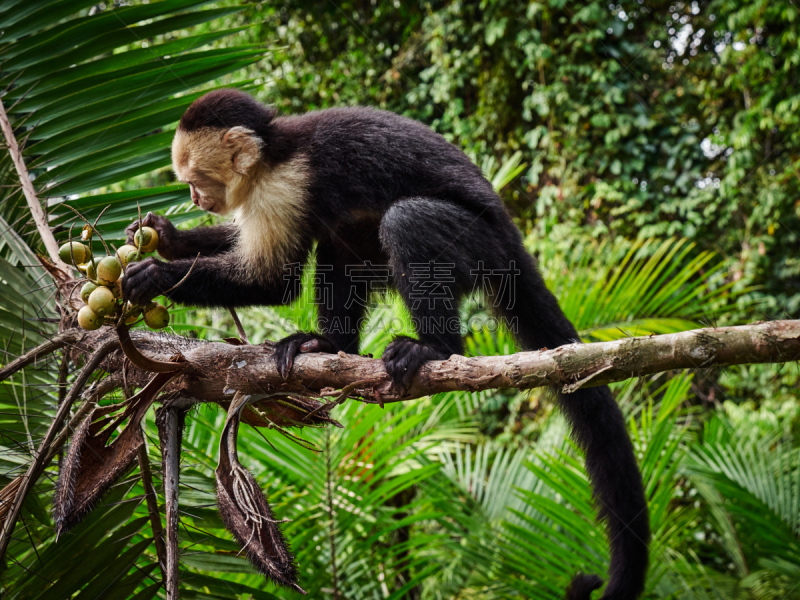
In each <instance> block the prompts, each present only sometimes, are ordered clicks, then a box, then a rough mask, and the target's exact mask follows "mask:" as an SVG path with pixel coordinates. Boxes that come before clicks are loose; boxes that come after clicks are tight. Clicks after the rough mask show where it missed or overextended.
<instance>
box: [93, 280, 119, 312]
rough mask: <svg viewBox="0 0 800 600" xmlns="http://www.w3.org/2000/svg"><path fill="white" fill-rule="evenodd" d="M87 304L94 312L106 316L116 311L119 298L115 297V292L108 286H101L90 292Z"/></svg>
mask: <svg viewBox="0 0 800 600" xmlns="http://www.w3.org/2000/svg"><path fill="white" fill-rule="evenodd" d="M86 304H87V305H88V306H89V308H91V309H92V311H93V312H94V313H96V314H98V315H100V316H101V317H105V316H106V315H110V314H113V313H114V311H115V310H116V308H117V299H116V298H114V292H112V291H111V290H110V289H108V288H107V287H103V286H100V287H98V288H97V289H96V290H95V291H93V292H92V293H91V294H89V300H88V301H87V302H86Z"/></svg>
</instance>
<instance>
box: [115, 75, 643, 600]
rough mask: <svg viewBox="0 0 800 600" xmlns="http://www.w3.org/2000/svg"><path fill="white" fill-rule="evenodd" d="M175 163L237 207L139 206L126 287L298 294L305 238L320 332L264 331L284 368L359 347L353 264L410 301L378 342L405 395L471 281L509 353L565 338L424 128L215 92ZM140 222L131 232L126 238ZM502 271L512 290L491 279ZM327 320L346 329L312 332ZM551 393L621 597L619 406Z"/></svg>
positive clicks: (573, 591) (480, 188)
mask: <svg viewBox="0 0 800 600" xmlns="http://www.w3.org/2000/svg"><path fill="white" fill-rule="evenodd" d="M172 163H173V168H174V170H175V173H176V174H177V177H178V179H180V180H181V181H183V182H186V183H188V184H189V187H190V190H191V197H192V200H193V201H194V203H195V204H196V205H197V206H199V207H200V208H202V209H203V210H206V211H209V212H212V213H214V214H217V215H228V214H232V215H233V219H232V221H231V222H230V223H229V224H224V225H216V226H213V227H201V228H196V229H193V230H190V231H179V230H177V229H176V228H175V227H174V226H173V225H172V224H171V223H170V222H169V221H168V220H167V219H166V218H164V217H160V216H156V215H153V214H148V215H147V217H146V218H145V219H144V220H143V224H144V225H148V226H151V227H153V228H155V229H156V231H158V234H159V237H160V244H159V249H158V251H159V254H160V255H161V256H162V258H164V259H165V261H166V262H164V261H160V260H156V259H154V258H148V259H147V260H144V261H142V262H139V263H132V264H130V265H128V267H127V272H126V274H125V278H124V279H123V283H122V290H123V295H124V297H125V298H126V299H127V300H130V301H131V302H135V303H138V304H143V303H145V302H147V301H149V300H150V299H152V298H154V297H155V296H158V295H160V294H162V293H163V292H165V290H171V291H169V292H167V293H166V295H167V296H168V297H169V298H170V299H172V300H174V301H176V302H179V303H182V304H189V305H194V306H214V307H240V306H253V305H280V304H287V303H289V302H291V301H292V300H294V298H295V297H296V296H297V294H298V292H299V287H300V286H299V281H300V277H301V275H302V265H304V264H305V263H306V261H307V260H308V258H309V255H310V253H311V252H312V247H313V246H314V244H315V243H316V261H317V265H318V268H320V266H321V265H325V270H324V275H325V277H324V278H322V277H320V276H317V277H316V278H315V279H316V281H315V284H314V285H315V293H316V294H317V304H318V312H319V314H318V319H319V324H320V325H321V327H320V329H321V332H320V333H295V334H293V335H290V336H288V337H286V338H284V339H283V340H281V341H280V342H278V343H277V346H276V351H275V357H276V361H277V367H278V370H279V372H280V373H281V375H282V376H284V377H286V376H288V374H289V372H290V371H291V369H292V364H293V361H294V358H295V356H296V355H297V354H298V353H299V352H338V351H344V352H350V353H356V352H358V350H359V336H358V331H357V328H356V327H355V326H354V325H353V324H357V323H359V322H360V320H361V319H362V317H364V315H365V310H366V309H365V307H364V306H363V303H362V302H356V301H353V298H352V297H351V287H352V281H351V276H352V272H351V271H350V269H353V268H357V269H359V270H360V271H359V272H361V273H364V272H368V273H374V274H375V276H376V277H380V276H381V274H382V273H387V272H388V273H390V275H389V276H388V277H389V283H390V285H392V286H393V287H394V288H396V289H397V291H398V292H399V293H400V295H401V296H402V297H403V299H404V301H405V303H406V304H407V306H408V308H409V310H410V311H411V314H412V317H413V322H414V325H415V327H416V329H417V336H418V339H414V338H411V337H405V336H398V337H396V338H395V339H394V340H393V341H392V342H391V343H390V344H389V345H388V346H387V347H386V350H385V351H384V353H383V363H384V365H385V367H386V370H387V372H388V373H389V375H390V377H391V379H392V381H393V384H394V385H395V386H396V388H397V389H398V390H400V391H401V392H403V391H404V390H406V389H407V388H408V387H409V386H410V384H411V382H412V379H413V377H414V375H415V373H416V372H417V370H418V369H419V368H420V366H421V365H422V364H424V363H425V362H426V361H429V360H444V359H447V358H448V357H450V356H451V355H453V354H462V353H463V351H464V345H463V341H462V338H461V332H460V327H459V326H456V327H452V326H448V325H447V324H452V323H455V324H458V300H459V299H460V298H463V297H465V296H468V295H469V294H470V293H471V292H472V291H473V290H474V289H475V287H476V283H480V282H479V281H478V279H481V278H483V279H484V280H485V279H486V278H488V280H489V283H490V284H491V285H490V289H492V290H494V291H495V294H496V297H495V298H494V302H493V304H494V305H495V306H497V307H498V309H497V311H498V313H499V316H500V317H504V318H506V319H507V321H508V322H510V323H512V324H514V325H516V331H515V332H514V333H515V336H516V339H517V341H518V343H519V345H520V346H521V347H522V348H523V349H525V350H537V349H544V348H551V349H552V348H556V347H558V346H561V345H563V344H569V343H573V342H577V341H578V334H577V332H576V331H575V328H574V327H573V326H572V324H571V323H570V322H569V320H568V319H567V318H566V317H565V316H564V313H563V312H562V311H561V309H560V308H559V306H558V302H557V301H556V299H555V297H554V296H553V294H551V293H550V291H548V289H547V288H546V287H545V284H544V282H543V280H542V277H541V275H540V274H539V272H538V270H537V267H536V264H535V262H534V260H533V258H532V257H531V256H530V255H529V254H528V253H527V252H526V251H525V248H524V247H523V244H522V236H521V234H520V232H519V230H518V229H517V227H516V226H515V225H514V223H513V222H512V220H511V219H510V217H509V216H508V214H507V213H506V211H505V209H504V207H503V204H502V202H501V200H500V199H499V198H498V196H497V194H496V193H495V192H494V190H493V189H492V186H491V184H490V183H489V182H488V181H487V180H486V178H484V176H483V175H482V174H481V171H480V169H479V168H478V167H476V166H475V165H474V164H472V162H471V161H470V160H469V158H467V156H466V155H464V153H463V152H461V151H460V150H459V149H458V148H456V147H455V146H454V145H452V144H450V143H448V142H447V141H446V140H445V139H444V138H443V137H442V136H440V135H438V134H436V133H434V132H433V131H431V130H430V129H429V128H428V127H426V126H425V125H423V124H421V123H418V122H416V121H413V120H411V119H407V118H404V117H401V116H398V115H395V114H392V113H389V112H383V111H379V110H373V109H369V108H336V109H328V110H320V111H315V112H310V113H307V114H304V115H299V116H279V115H278V114H277V112H276V111H275V110H274V109H272V108H269V107H266V106H264V105H262V104H260V103H258V102H257V101H256V100H254V99H253V98H252V97H250V96H249V95H247V94H245V93H243V92H240V91H236V90H219V91H214V92H211V93H209V94H206V95H205V96H203V97H201V98H199V99H198V100H196V101H195V102H194V103H193V104H192V105H191V106H190V107H189V108H188V110H187V111H186V113H185V114H184V115H183V117H182V118H181V120H180V124H179V125H178V128H177V131H176V133H175V139H174V141H173V143H172ZM137 227H138V223H134V224H133V225H131V226H130V227H129V228H128V230H127V233H128V243H131V242H132V240H133V235H134V233H135V231H136V229H137ZM198 253H199V254H200V258H199V259H198V260H197V263H196V264H195V265H194V268H193V269H192V270H191V273H189V270H190V268H191V267H192V264H193V263H194V261H195V258H196V256H197V254H198ZM442 265H445V271H444V273H445V274H446V277H444V278H443V277H441V275H442V270H441V266H442ZM437 269H438V271H437ZM509 269H512V270H513V273H514V281H513V285H508V282H507V281H505V282H504V281H502V279H503V278H504V277H505V276H504V275H502V274H503V273H509ZM187 273H189V276H188V277H187V278H186V280H185V281H184V282H183V283H182V284H181V285H180V286H178V287H175V288H174V289H171V288H173V286H175V284H177V283H178V282H179V281H180V280H181V279H182V278H184V276H186V274H187ZM443 279H446V283H442V281H443ZM506 279H507V278H506ZM480 288H481V285H478V289H480ZM332 323H339V324H351V325H352V326H351V327H349V328H348V327H330V328H329V329H327V330H326V328H325V325H327V324H332ZM443 323H444V324H445V326H444V327H442V326H441V325H442V324H443ZM559 400H560V406H561V409H562V410H563V411H564V413H565V414H566V417H567V419H568V420H569V423H570V424H571V426H572V431H573V435H574V438H575V440H576V441H577V443H578V445H579V446H580V448H581V449H582V450H583V451H584V453H585V455H586V468H587V471H588V473H589V478H590V480H591V482H592V484H593V488H594V497H595V499H596V502H597V506H598V510H599V515H600V518H601V519H603V520H605V521H606V522H607V525H608V533H609V540H610V541H609V543H610V547H611V564H610V569H609V583H608V585H607V586H606V589H605V593H604V595H603V598H604V599H605V600H633V599H635V598H638V597H639V595H640V594H641V593H642V590H643V588H644V581H645V573H646V571H647V564H648V542H649V540H650V530H649V522H648V516H647V504H646V501H645V496H644V490H643V487H642V479H641V476H640V474H639V469H638V467H637V464H636V458H635V457H634V452H633V447H632V445H631V442H630V440H629V438H628V434H627V431H626V429H625V422H624V419H623V416H622V413H621V411H620V409H619V407H618V406H617V404H616V402H615V401H614V399H613V397H612V396H611V393H610V391H609V389H608V387H606V386H598V387H590V388H581V389H578V390H577V391H575V392H573V393H571V394H560V395H559ZM601 585H602V581H601V579H600V578H599V577H597V576H595V575H577V576H576V577H575V578H574V579H573V581H572V583H571V585H570V587H569V589H568V590H567V593H566V596H567V598H569V599H572V600H588V599H589V598H590V596H591V592H592V590H595V589H597V588H599V587H600V586H601Z"/></svg>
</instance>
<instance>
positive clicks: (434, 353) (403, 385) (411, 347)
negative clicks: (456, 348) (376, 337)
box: [383, 336, 453, 392]
mask: <svg viewBox="0 0 800 600" xmlns="http://www.w3.org/2000/svg"><path fill="white" fill-rule="evenodd" d="M451 354H453V353H452V352H448V351H447V350H443V349H441V348H437V347H435V346H431V345H428V344H425V343H424V342H420V341H419V340H415V339H413V338H409V337H405V336H400V337H396V338H395V339H394V340H392V342H391V343H390V344H389V345H388V346H386V350H384V351H383V366H384V367H386V372H387V373H389V377H391V378H392V383H393V384H394V387H395V389H397V390H398V391H400V392H405V391H406V390H408V389H409V388H410V387H411V381H412V379H414V375H416V374H417V371H419V368H420V367H421V366H422V365H423V364H425V363H426V362H428V361H429V360H446V359H448V358H449V357H450V355H451Z"/></svg>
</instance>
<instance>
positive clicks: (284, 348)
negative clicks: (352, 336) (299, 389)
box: [275, 331, 335, 379]
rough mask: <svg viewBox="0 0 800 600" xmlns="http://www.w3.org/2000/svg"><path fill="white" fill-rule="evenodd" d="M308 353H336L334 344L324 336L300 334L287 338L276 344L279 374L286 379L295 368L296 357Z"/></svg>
mask: <svg viewBox="0 0 800 600" xmlns="http://www.w3.org/2000/svg"><path fill="white" fill-rule="evenodd" d="M301 352H302V353H306V352H335V350H334V348H333V344H332V343H331V341H330V340H329V339H328V338H326V337H325V336H324V335H319V334H317V333H304V332H302V331H301V332H298V333H293V334H292V335H289V336H286V337H285V338H283V339H282V340H281V341H279V342H278V343H276V344H275V363H276V364H277V366H278V373H280V375H281V377H283V378H284V379H286V378H287V377H289V373H290V372H291V370H292V366H294V357H295V356H297V355H298V354H300V353H301Z"/></svg>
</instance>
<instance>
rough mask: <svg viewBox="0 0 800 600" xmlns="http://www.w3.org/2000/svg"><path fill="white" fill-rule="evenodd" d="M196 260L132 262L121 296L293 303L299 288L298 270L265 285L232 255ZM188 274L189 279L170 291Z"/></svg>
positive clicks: (228, 303) (228, 304) (226, 303)
mask: <svg viewBox="0 0 800 600" xmlns="http://www.w3.org/2000/svg"><path fill="white" fill-rule="evenodd" d="M194 262H195V261H194V259H193V258H181V259H178V260H173V261H171V262H161V261H159V260H156V259H155V258H148V259H146V260H143V261H142V262H138V263H131V264H129V265H128V267H127V270H126V272H125V277H124V278H123V279H122V295H123V297H124V298H125V299H126V300H130V301H131V302H133V303H135V304H140V305H143V304H146V303H147V302H148V301H150V300H152V299H153V298H155V297H156V296H159V295H161V294H166V296H167V297H168V298H170V299H171V300H174V301H175V302H179V303H181V304H190V305H192V306H218V307H225V308H235V307H239V306H253V305H256V304H258V305H278V304H284V303H287V302H291V300H292V299H293V298H294V297H295V296H296V293H297V290H298V289H299V278H300V274H299V273H297V274H292V275H291V276H290V277H288V278H287V279H278V281H276V282H275V283H274V284H265V283H263V282H260V281H258V280H256V279H255V278H253V277H252V276H248V274H247V273H246V272H245V271H244V270H243V269H242V268H241V267H240V266H239V263H238V260H237V259H236V257H235V256H233V255H232V254H222V255H219V256H201V257H200V258H198V259H197V263H196V264H195V265H194V268H192V264H193V263H194ZM189 269H191V273H189ZM187 273H189V276H188V277H187V278H186V280H185V281H184V282H183V283H181V284H180V285H179V286H178V287H176V288H175V289H174V290H172V291H169V292H168V290H170V289H171V288H172V287H173V286H175V285H176V284H177V283H178V282H179V281H181V279H183V278H184V277H185V276H186V274H187Z"/></svg>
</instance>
